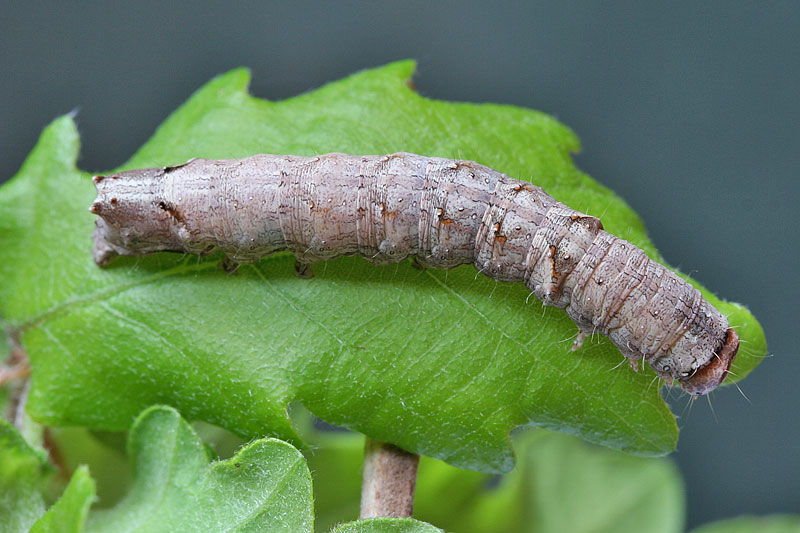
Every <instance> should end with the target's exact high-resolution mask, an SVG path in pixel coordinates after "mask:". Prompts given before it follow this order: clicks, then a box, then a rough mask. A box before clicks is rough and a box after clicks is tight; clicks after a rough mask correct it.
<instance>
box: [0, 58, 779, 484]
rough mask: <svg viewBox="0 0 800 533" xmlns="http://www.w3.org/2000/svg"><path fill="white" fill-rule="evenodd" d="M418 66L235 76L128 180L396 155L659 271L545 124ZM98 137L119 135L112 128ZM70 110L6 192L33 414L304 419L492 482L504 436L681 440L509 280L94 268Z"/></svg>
mask: <svg viewBox="0 0 800 533" xmlns="http://www.w3.org/2000/svg"><path fill="white" fill-rule="evenodd" d="M412 71H413V63H411V62H408V61H405V62H399V63H394V64H390V65H388V66H386V67H383V68H380V69H376V70H371V71H365V72H362V73H358V74H356V75H354V76H351V77H349V78H347V79H345V80H342V81H339V82H336V83H332V84H330V85H327V86H325V87H324V88H322V89H319V90H317V91H314V92H311V93H308V94H304V95H301V96H298V97H296V98H292V99H289V100H285V101H282V102H268V101H264V100H260V99H257V98H253V97H251V96H250V95H248V94H247V91H246V89H247V84H248V82H249V75H248V73H247V71H245V70H243V69H238V70H234V71H231V72H229V73H227V74H225V75H223V76H220V77H218V78H216V79H214V80H212V81H211V82H209V83H208V84H207V85H206V86H205V87H203V88H202V89H200V90H199V91H198V92H197V93H196V94H195V95H193V96H192V97H191V98H190V99H189V101H188V102H187V103H186V104H184V105H183V106H182V107H181V108H180V109H178V110H177V111H176V112H175V113H174V114H173V115H172V116H171V117H170V118H169V119H168V120H167V121H166V122H165V123H164V124H163V125H162V126H161V127H160V128H159V129H158V131H157V132H156V134H155V135H154V136H153V138H152V139H151V140H150V141H149V142H148V143H147V144H146V145H145V146H144V147H142V149H141V150H140V151H139V152H138V153H137V154H136V155H134V157H133V158H132V159H131V160H130V161H129V162H128V163H126V165H125V168H132V167H141V166H157V165H164V164H170V163H176V162H182V161H185V160H186V159H188V158H190V157H214V158H222V157H238V156H246V155H250V154H254V153H295V154H301V155H310V154H317V153H323V152H330V151H340V152H348V153H360V154H376V153H388V152H394V151H408V152H417V153H423V154H428V155H432V156H433V155H436V156H446V157H460V158H464V159H471V160H476V161H479V162H481V163H484V164H487V165H489V166H492V167H494V168H496V169H498V170H501V171H503V172H506V173H507V174H509V175H511V176H514V177H518V178H522V179H530V180H532V181H534V182H536V183H537V184H538V185H541V186H543V187H544V188H545V190H547V191H548V192H550V193H551V194H553V195H554V196H556V197H557V198H558V199H560V200H562V201H564V202H566V203H567V204H570V205H572V206H573V207H575V208H577V209H581V210H584V211H586V212H588V213H592V214H595V215H602V218H603V223H604V225H605V227H606V228H607V229H609V230H610V231H613V232H616V233H618V234H619V235H620V236H622V237H624V238H626V239H629V240H631V241H633V242H634V243H636V244H637V245H639V246H641V247H643V248H644V249H645V250H646V251H647V252H648V253H649V254H650V255H651V256H652V257H655V258H657V259H660V257H659V256H658V254H657V253H656V252H655V250H654V248H653V246H652V244H651V243H650V242H649V241H648V240H647V238H646V235H645V231H644V228H643V226H642V224H641V221H640V220H639V219H638V217H637V216H636V215H635V214H634V213H633V212H632V211H631V210H630V209H629V208H628V207H627V206H626V205H625V204H624V202H623V201H622V200H621V199H619V198H618V197H617V196H615V195H613V194H612V193H610V192H609V191H608V190H607V189H605V188H604V187H602V186H601V185H598V184H597V183H595V182H593V181H592V180H591V179H589V178H588V177H587V176H585V175H584V174H582V173H581V172H579V171H578V170H577V169H576V168H575V166H574V165H573V163H572V161H571V159H570V152H571V151H574V150H576V149H577V148H578V142H577V140H576V138H575V136H574V135H573V134H572V133H571V132H570V131H569V130H568V129H567V128H565V127H564V126H562V125H561V124H559V123H558V122H557V121H555V120H554V119H552V118H550V117H548V116H546V115H543V114H541V113H537V112H535V111H531V110H527V109H520V108H516V107H511V106H502V105H488V104H484V105H474V104H460V103H449V102H440V101H434V100H429V99H426V98H423V97H421V96H420V95H418V94H416V93H415V92H413V91H412V90H411V89H409V87H408V86H407V81H408V78H409V77H410V75H411V73H412ZM110 135H113V132H110ZM77 152H78V135H77V132H76V130H75V125H74V124H73V122H72V120H71V118H70V117H63V118H61V119H58V120H57V121H55V122H54V123H53V124H52V125H51V126H49V127H48V128H47V129H46V130H45V132H44V133H43V135H42V138H41V140H40V141H39V144H38V145H37V147H36V148H35V149H34V151H33V152H32V153H31V155H30V156H29V157H28V159H27V161H26V162H25V164H24V165H23V167H22V169H21V170H20V172H19V173H18V174H17V176H16V177H15V178H14V179H13V180H11V181H10V182H9V183H7V184H6V185H4V186H3V187H2V189H0V279H1V280H2V282H1V283H0V316H2V317H4V319H5V321H6V324H5V325H6V327H9V328H12V329H13V330H15V331H16V332H18V333H19V334H20V336H21V340H22V344H23V345H24V347H25V349H26V350H27V351H28V353H29V355H30V358H31V362H32V365H33V381H32V383H33V386H32V389H31V394H30V397H29V402H28V409H29V411H30V412H31V413H32V414H33V415H35V417H36V418H38V419H39V420H42V421H45V422H47V423H49V424H52V425H59V424H62V425H63V424H74V425H88V426H90V427H93V428H98V429H106V430H124V429H126V428H127V427H129V425H130V424H131V422H132V421H133V419H134V418H135V416H136V415H137V414H138V413H139V412H140V411H141V410H142V409H143V408H145V407H146V406H148V405H151V404H153V403H168V404H170V405H175V406H176V407H177V408H179V409H180V410H181V412H182V413H184V414H185V415H186V416H187V417H189V418H198V419H202V420H205V421H208V422H210V423H213V424H216V425H219V426H222V427H224V428H226V429H228V430H231V431H233V432H235V433H237V434H239V435H241V436H243V437H245V438H256V437H259V436H262V435H275V436H279V437H281V438H284V439H287V440H291V441H293V442H295V443H298V444H299V443H300V441H299V439H298V438H297V436H296V433H295V430H294V428H293V427H292V425H291V422H290V421H289V419H288V417H287V415H286V407H287V404H288V403H289V402H292V401H296V402H300V403H302V404H304V405H305V406H306V407H308V409H310V410H311V411H312V412H313V413H314V414H316V415H317V416H319V417H320V418H322V419H324V420H327V421H329V422H331V423H333V424H336V425H340V426H346V427H349V428H352V429H355V430H357V431H359V432H362V433H364V434H366V435H369V436H370V437H373V438H375V439H377V440H381V441H387V442H392V443H395V444H397V445H399V446H401V447H403V448H405V449H407V450H411V451H414V452H418V453H421V454H425V455H429V456H433V457H437V458H440V459H443V460H446V461H448V462H450V463H451V464H454V465H459V466H463V467H467V468H472V469H477V470H482V471H487V472H500V471H507V470H509V469H510V468H512V466H513V463H514V460H513V454H512V451H511V448H510V445H509V440H508V433H509V431H510V430H511V429H513V428H514V427H517V426H520V425H538V426H542V427H547V428H551V429H555V430H559V431H564V432H568V433H572V434H577V435H580V436H582V437H583V438H585V439H588V440H590V441H592V442H596V443H602V444H606V445H609V446H614V447H617V448H620V449H624V450H627V451H631V452H634V453H639V454H664V453H667V452H669V451H671V450H672V449H673V448H674V446H675V442H676V439H677V426H676V423H675V420H674V418H673V416H672V414H671V413H670V412H669V409H668V407H667V406H666V404H665V403H664V402H663V401H662V399H661V397H660V396H659V391H658V386H654V385H653V374H652V373H651V372H649V371H648V372H644V373H642V374H636V373H634V372H632V371H630V370H629V369H628V368H618V369H614V367H615V366H616V365H618V363H619V362H620V361H621V355H620V353H619V351H618V350H617V349H616V348H615V347H614V346H613V345H612V344H611V343H610V342H608V341H607V340H606V339H599V340H595V341H594V342H592V343H587V346H585V347H584V348H582V349H581V350H580V351H579V352H577V353H572V352H570V350H569V346H570V343H569V342H568V339H570V338H571V337H573V336H574V334H575V326H574V325H573V324H572V323H571V322H570V320H569V319H568V318H567V317H566V314H565V313H564V312H563V311H559V310H555V309H550V308H548V309H542V308H541V306H540V305H539V304H538V302H536V301H535V300H533V301H531V303H527V302H528V291H527V290H526V289H525V287H524V286H523V285H522V284H506V283H496V282H494V281H493V280H490V279H488V278H485V277H483V276H479V275H477V273H476V272H475V270H474V269H473V268H471V267H468V266H465V267H461V268H457V269H454V270H451V271H447V272H445V271H425V272H420V271H418V270H415V269H414V268H412V267H411V266H410V262H404V263H401V264H398V265H390V266H386V267H376V266H373V265H370V264H368V263H367V262H366V261H364V260H363V259H360V258H356V257H349V258H342V259H338V260H335V261H331V262H328V263H326V264H323V265H318V266H317V268H316V269H315V271H316V273H317V276H316V277H315V278H314V279H311V280H307V279H298V278H296V277H295V276H294V275H293V269H292V266H293V258H292V257H291V256H290V255H289V254H280V255H277V256H274V257H271V258H268V259H266V260H263V261H261V262H259V263H258V264H256V265H254V266H249V267H245V268H241V269H240V270H239V273H238V275H237V276H228V275H226V274H224V273H222V272H221V271H220V270H219V269H218V268H217V265H216V261H218V259H219V258H205V259H201V260H199V259H198V258H196V257H183V256H179V255H174V254H173V255H170V254H159V255H156V256H151V257H148V258H144V259H133V258H121V259H120V260H118V261H116V262H115V263H114V264H113V265H112V267H111V268H108V269H105V270H101V269H99V268H97V267H96V266H95V265H94V264H93V263H92V260H91V257H90V247H91V242H90V234H91V231H92V226H93V217H92V216H91V215H90V214H89V213H88V211H87V207H88V206H89V205H90V204H91V202H92V200H93V199H94V188H93V186H92V183H91V180H90V179H89V176H88V175H87V174H85V173H82V172H80V171H78V170H76V168H75V159H76V157H77ZM704 294H705V295H706V297H707V298H709V299H710V300H711V301H712V302H713V303H714V304H715V305H716V306H717V307H718V308H719V309H720V310H721V311H722V312H723V313H725V314H728V315H729V316H730V320H731V323H732V324H733V325H734V326H735V327H737V328H738V331H739V333H740V336H741V337H742V339H743V340H744V342H743V349H742V353H741V354H740V355H739V357H738V358H737V360H736V362H735V365H734V369H733V370H734V372H735V373H736V374H737V376H739V377H742V376H744V375H745V374H747V373H748V372H749V371H750V370H751V369H752V368H753V367H754V366H755V365H756V364H757V363H758V362H759V361H760V355H762V354H763V353H764V352H765V344H764V338H763V332H762V331H761V328H760V326H759V325H758V323H757V322H756V321H755V319H754V318H753V317H752V316H751V315H750V314H749V313H748V312H747V310H746V309H744V308H743V307H741V306H739V305H736V304H730V303H723V302H720V301H719V300H718V299H717V298H715V297H714V296H713V295H711V294H710V293H708V291H704Z"/></svg>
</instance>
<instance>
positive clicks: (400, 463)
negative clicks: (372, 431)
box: [361, 437, 419, 518]
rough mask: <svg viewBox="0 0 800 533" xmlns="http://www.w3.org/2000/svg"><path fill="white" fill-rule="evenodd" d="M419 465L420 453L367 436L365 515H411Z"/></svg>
mask: <svg viewBox="0 0 800 533" xmlns="http://www.w3.org/2000/svg"><path fill="white" fill-rule="evenodd" d="M418 465H419V455H417V454H414V453H409V452H407V451H405V450H403V449H400V448H398V447H397V446H394V445H393V444H387V443H384V442H379V441H376V440H372V439H371V438H369V437H367V442H366V445H365V447H364V478H363V480H362V483H361V518H375V517H379V516H397V517H409V516H411V512H412V511H413V510H414V489H415V488H416V486H417V466H418Z"/></svg>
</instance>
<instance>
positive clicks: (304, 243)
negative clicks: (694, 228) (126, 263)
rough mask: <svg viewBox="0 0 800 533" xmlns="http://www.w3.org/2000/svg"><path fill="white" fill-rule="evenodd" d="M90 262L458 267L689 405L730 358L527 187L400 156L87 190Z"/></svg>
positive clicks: (634, 270) (675, 280)
mask: <svg viewBox="0 0 800 533" xmlns="http://www.w3.org/2000/svg"><path fill="white" fill-rule="evenodd" d="M93 181H94V184H95V187H96V189H97V193H98V196H97V199H96V201H95V202H94V203H93V204H92V206H91V207H90V211H91V212H92V213H94V214H96V215H98V218H97V219H96V226H95V231H94V235H93V241H94V248H93V256H94V260H95V261H96V263H97V264H98V265H100V266H105V265H107V264H108V262H109V261H110V260H111V259H112V258H113V257H114V256H117V255H137V256H138V255H144V254H149V253H153V252H158V251H172V252H181V253H189V254H198V255H206V254H210V253H213V252H215V251H217V250H222V251H223V252H224V254H225V257H226V259H225V260H224V262H223V265H224V267H225V268H226V269H228V270H233V269H235V268H236V267H238V265H240V264H246V263H252V262H254V261H257V260H258V259H260V258H262V257H264V256H266V255H269V254H272V253H274V252H278V251H282V250H289V251H291V252H293V253H294V255H295V258H296V271H297V273H298V274H299V275H301V276H310V275H312V274H311V265H312V264H313V263H315V262H317V261H325V260H329V259H334V258H336V257H339V256H343V255H352V254H360V255H362V256H363V257H364V258H366V259H367V260H368V261H370V262H372V263H374V264H387V263H394V262H398V261H401V260H403V259H406V258H407V257H409V256H412V257H414V259H415V261H416V262H417V263H418V264H419V265H420V266H421V267H425V268H439V269H449V268H453V267H456V266H458V265H461V264H466V263H472V264H474V265H475V267H476V268H477V269H478V270H479V271H480V272H482V273H483V274H485V275H487V276H490V277H492V278H494V279H496V280H498V281H514V282H523V283H525V285H526V286H527V287H528V288H529V289H530V290H531V291H532V293H533V294H534V295H535V296H536V297H537V298H539V299H540V300H541V301H542V302H543V303H544V304H545V305H551V306H555V307H558V308H561V309H565V310H566V312H567V315H568V316H569V317H570V318H571V319H572V320H573V321H574V322H575V324H576V325H577V327H578V334H577V337H576V338H575V341H574V343H573V350H575V349H577V348H579V347H580V346H581V344H582V343H583V340H584V339H585V338H586V337H587V336H588V335H591V334H593V333H594V332H599V333H602V334H604V335H607V336H608V337H609V338H610V339H611V341H612V342H613V343H614V344H615V345H616V346H617V347H618V348H619V350H620V351H621V352H622V354H623V355H624V356H625V357H626V358H628V360H629V362H630V363H631V366H632V367H633V368H634V369H637V365H638V362H639V361H641V360H644V361H646V362H647V363H648V364H649V365H650V366H651V367H652V368H653V370H654V372H655V373H656V374H657V375H658V376H659V377H661V378H662V379H664V380H665V381H666V382H667V383H669V384H675V383H677V384H678V385H679V386H680V387H681V388H683V389H684V390H685V391H686V392H688V393H689V394H692V395H698V396H699V395H702V394H706V393H708V392H710V391H711V390H713V389H714V388H716V387H717V386H718V385H719V384H720V383H722V381H723V380H724V379H725V376H726V375H727V373H728V370H729V368H730V365H731V362H732V361H733V359H734V357H735V356H736V353H737V350H738V347H739V338H738V336H737V334H736V332H735V331H734V330H733V329H732V328H730V327H729V326H728V321H727V318H726V317H725V316H724V315H723V314H722V313H720V312H719V311H718V310H717V309H715V308H714V307H713V306H712V305H711V304H710V303H708V302H707V301H706V300H705V299H704V298H703V297H702V296H701V294H700V291H698V290H697V289H695V288H694V287H693V286H692V285H690V284H689V283H687V282H686V281H684V280H683V279H682V278H680V277H679V276H677V275H676V274H675V273H674V272H672V271H671V270H669V269H667V268H666V267H664V266H662V265H660V264H658V263H657V262H655V261H652V260H651V259H649V258H648V257H647V256H646V255H645V253H644V252H643V251H642V250H640V249H639V248H637V247H636V246H634V245H633V244H631V243H629V242H627V241H625V240H623V239H620V238H618V237H615V236H614V235H612V234H610V233H608V232H606V231H605V230H604V229H603V225H602V224H601V222H600V220H599V219H597V218H595V217H593V216H589V215H586V214H584V213H581V212H578V211H576V210H574V209H571V208H570V207H568V206H566V205H564V204H562V203H560V202H557V201H556V200H555V199H554V198H553V197H551V196H549V195H548V194H547V193H545V192H544V191H543V190H542V189H541V188H540V187H537V186H534V185H532V184H530V183H528V182H524V181H519V180H516V179H513V178H509V177H508V176H506V175H505V174H503V173H501V172H498V171H496V170H493V169H491V168H489V167H486V166H484V165H481V164H478V163H475V162H472V161H461V160H452V159H442V158H437V157H425V156H421V155H415V154H409V153H395V154H391V155H384V156H351V155H345V154H337V153H332V154H326V155H320V156H317V157H300V156H292V155H254V156H251V157H247V158H243V159H226V160H212V159H192V160H189V161H188V162H186V163H184V164H182V165H177V166H167V167H161V168H146V169H140V170H129V171H124V172H119V173H114V174H112V175H108V176H95V177H94V178H93Z"/></svg>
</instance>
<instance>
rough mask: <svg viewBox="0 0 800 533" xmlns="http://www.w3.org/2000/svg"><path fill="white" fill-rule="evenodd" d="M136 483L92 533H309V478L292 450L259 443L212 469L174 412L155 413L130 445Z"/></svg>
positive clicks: (94, 522) (95, 520)
mask: <svg viewBox="0 0 800 533" xmlns="http://www.w3.org/2000/svg"><path fill="white" fill-rule="evenodd" d="M128 453H129V455H130V457H131V459H132V461H133V483H132V486H131V490H130V492H129V493H128V495H127V496H126V497H125V498H124V499H123V500H122V501H120V502H119V503H118V504H117V505H116V506H115V507H113V508H112V509H108V510H102V511H97V512H96V513H94V514H93V515H92V516H91V517H90V519H89V523H88V527H87V529H86V530H87V531H89V532H91V531H97V532H102V531H230V530H232V531H286V532H302V531H310V530H311V527H312V525H313V523H314V516H313V500H312V497H311V496H312V494H311V475H310V473H309V471H308V467H307V466H306V463H305V460H304V459H303V456H302V455H301V454H300V453H299V452H298V451H297V450H296V449H294V448H293V447H292V446H291V445H289V444H287V443H285V442H281V441H279V440H276V439H261V440H258V441H255V442H252V443H250V444H248V445H246V446H244V447H243V448H241V449H240V450H239V451H238V452H237V453H236V455H234V456H233V457H232V458H230V459H228V460H226V461H220V462H214V463H211V464H210V465H209V461H210V460H211V455H210V453H209V449H208V448H207V447H206V446H205V445H204V444H203V443H202V441H200V439H199V438H198V437H197V434H196V433H195V432H194V431H193V430H192V429H191V427H190V426H189V424H187V423H186V422H185V421H184V420H182V419H181V418H180V416H179V415H178V413H177V412H176V411H175V410H174V409H171V408H166V407H154V408H151V409H149V410H147V411H145V412H144V413H142V415H141V417H140V418H139V420H138V421H137V423H136V424H135V425H134V426H133V429H132V430H131V437H130V440H129V443H128Z"/></svg>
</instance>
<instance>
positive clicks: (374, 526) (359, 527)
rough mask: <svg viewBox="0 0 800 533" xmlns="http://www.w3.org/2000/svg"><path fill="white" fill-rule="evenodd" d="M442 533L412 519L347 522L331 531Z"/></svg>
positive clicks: (353, 532)
mask: <svg viewBox="0 0 800 533" xmlns="http://www.w3.org/2000/svg"><path fill="white" fill-rule="evenodd" d="M437 532H438V533H442V530H441V529H439V528H437V527H433V526H432V525H430V524H426V523H424V522H419V521H417V520H414V519H412V518H370V519H368V520H358V521H356V522H348V523H347V524H342V525H340V526H337V527H335V528H333V529H332V530H331V533H437Z"/></svg>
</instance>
